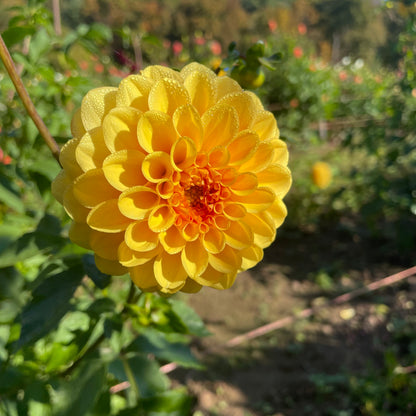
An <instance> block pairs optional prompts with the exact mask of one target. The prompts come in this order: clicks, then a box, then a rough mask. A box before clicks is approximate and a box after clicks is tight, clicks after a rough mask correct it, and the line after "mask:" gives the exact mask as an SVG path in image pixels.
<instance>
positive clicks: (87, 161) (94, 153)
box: [75, 127, 110, 172]
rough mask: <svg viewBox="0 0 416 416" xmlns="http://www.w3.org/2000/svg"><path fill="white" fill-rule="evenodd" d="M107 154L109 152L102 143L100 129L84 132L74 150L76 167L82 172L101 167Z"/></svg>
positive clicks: (102, 138)
mask: <svg viewBox="0 0 416 416" xmlns="http://www.w3.org/2000/svg"><path fill="white" fill-rule="evenodd" d="M109 154H110V151H109V150H108V149H107V146H106V144H105V142H104V136H103V129H102V127H97V128H95V129H93V130H90V131H88V132H86V133H85V134H84V135H83V136H82V138H81V140H80V142H79V143H78V146H77V148H76V150H75V157H76V160H77V162H78V165H79V166H80V167H81V169H82V170H83V171H84V172H86V171H87V170H91V169H96V168H99V167H101V166H102V164H103V160H104V159H105V158H106V157H107V156H108V155H109Z"/></svg>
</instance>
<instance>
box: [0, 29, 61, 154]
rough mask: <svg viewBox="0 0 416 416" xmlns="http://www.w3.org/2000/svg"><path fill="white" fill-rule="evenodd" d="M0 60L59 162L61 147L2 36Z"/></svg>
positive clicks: (0, 39) (0, 40)
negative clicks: (40, 113) (26, 85)
mask: <svg viewBox="0 0 416 416" xmlns="http://www.w3.org/2000/svg"><path fill="white" fill-rule="evenodd" d="M0 58H1V60H2V61H3V64H4V66H5V67H6V70H7V72H8V74H9V76H10V78H11V80H12V82H13V84H14V86H15V88H16V91H17V93H18V94H19V96H20V98H21V100H22V102H23V105H24V106H25V108H26V111H27V113H28V114H29V116H30V118H31V119H32V120H33V122H34V123H35V125H36V127H37V129H38V130H39V133H40V134H41V136H42V137H43V139H44V140H45V142H46V144H47V145H48V147H49V149H50V150H51V152H52V155H53V156H54V158H55V159H56V160H57V161H58V162H59V146H58V144H57V143H56V141H55V139H54V138H53V137H52V135H51V133H50V132H49V130H48V128H47V127H46V125H45V123H44V122H43V120H42V119H41V117H40V115H39V114H38V112H37V111H36V108H35V106H34V104H33V102H32V100H31V99H30V97H29V94H28V92H27V91H26V88H25V86H24V85H23V82H22V80H21V78H20V76H19V74H18V72H17V69H16V66H15V64H14V62H13V59H12V57H11V56H10V53H9V50H8V49H7V46H6V44H5V43H4V41H3V38H2V37H1V35H0Z"/></svg>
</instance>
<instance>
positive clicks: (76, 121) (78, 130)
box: [71, 107, 85, 139]
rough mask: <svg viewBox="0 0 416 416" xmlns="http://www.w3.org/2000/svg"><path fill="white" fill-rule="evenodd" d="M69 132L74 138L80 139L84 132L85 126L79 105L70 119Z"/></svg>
mask: <svg viewBox="0 0 416 416" xmlns="http://www.w3.org/2000/svg"><path fill="white" fill-rule="evenodd" d="M71 133H72V136H73V137H75V138H76V139H80V138H81V137H82V136H83V135H84V134H85V127H84V125H83V124H82V119H81V107H80V108H78V109H77V110H76V111H75V113H74V115H73V116H72V120H71Z"/></svg>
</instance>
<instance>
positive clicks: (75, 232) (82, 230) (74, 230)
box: [68, 222, 92, 250]
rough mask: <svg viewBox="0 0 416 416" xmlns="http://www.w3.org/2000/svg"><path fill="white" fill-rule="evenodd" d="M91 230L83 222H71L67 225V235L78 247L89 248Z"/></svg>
mask: <svg viewBox="0 0 416 416" xmlns="http://www.w3.org/2000/svg"><path fill="white" fill-rule="evenodd" d="M91 232H92V230H91V228H90V227H88V225H87V224H86V223H85V222H82V223H79V222H73V223H72V224H71V226H70V227H69V231H68V237H69V239H70V240H71V241H72V242H73V243H74V244H77V245H78V246H80V247H83V248H86V249H87V250H91V246H90V234H91Z"/></svg>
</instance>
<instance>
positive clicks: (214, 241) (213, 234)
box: [202, 227, 225, 254]
mask: <svg viewBox="0 0 416 416" xmlns="http://www.w3.org/2000/svg"><path fill="white" fill-rule="evenodd" d="M202 244H203V245H204V248H205V250H207V251H208V252H209V253H214V254H215V253H220V252H221V251H222V250H224V247H225V236H224V233H223V232H222V231H220V230H217V229H216V228H214V227H211V228H210V229H209V230H208V231H207V232H206V233H205V234H204V235H203V236H202Z"/></svg>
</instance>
